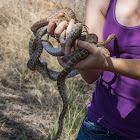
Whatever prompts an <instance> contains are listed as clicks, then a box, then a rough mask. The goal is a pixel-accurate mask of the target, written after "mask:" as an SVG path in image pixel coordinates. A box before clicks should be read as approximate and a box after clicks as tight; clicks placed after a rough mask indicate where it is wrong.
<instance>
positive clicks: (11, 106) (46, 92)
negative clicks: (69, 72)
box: [0, 0, 95, 140]
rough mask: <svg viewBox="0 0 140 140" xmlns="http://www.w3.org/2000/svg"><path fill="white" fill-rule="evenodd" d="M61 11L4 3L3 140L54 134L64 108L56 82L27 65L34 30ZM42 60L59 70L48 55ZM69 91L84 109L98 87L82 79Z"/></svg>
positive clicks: (26, 1) (28, 1)
mask: <svg viewBox="0 0 140 140" xmlns="http://www.w3.org/2000/svg"><path fill="white" fill-rule="evenodd" d="M46 7H47V8H46ZM57 8H59V6H58V5H55V3H53V2H50V1H47V2H46V1H43V0H37V1H36V2H35V1H34V0H20V1H19V0H7V1H5V0H2V3H1V4H0V140H48V139H49V138H48V137H49V135H51V133H52V132H53V130H54V126H55V125H56V124H55V123H56V120H57V118H58V114H59V113H60V110H61V108H62V101H61V98H60V96H59V94H58V91H57V87H56V82H53V81H51V80H49V79H48V78H46V79H44V78H43V77H42V76H41V75H40V74H39V73H37V72H31V71H30V70H29V69H27V66H26V65H27V61H28V59H29V55H28V47H29V46H28V43H29V39H30V36H31V34H32V33H31V31H30V26H31V25H32V24H33V23H34V22H35V21H37V20H39V19H41V18H43V17H44V15H45V16H47V14H50V13H51V12H52V11H53V10H54V9H57ZM41 59H42V60H43V59H45V60H49V61H50V64H51V65H50V66H51V67H52V68H56V67H55V66H54V65H55V63H54V65H52V62H54V61H55V60H54V59H52V58H51V60H50V57H49V56H47V55H46V54H44V56H42V58H41ZM73 86H74V88H73ZM77 86H78V88H77ZM67 88H68V89H69V92H72V93H73V95H72V96H73V98H75V100H78V103H77V104H78V105H79V106H81V104H85V103H86V104H87V103H88V102H89V101H90V99H91V95H92V92H93V89H94V88H95V85H94V84H92V85H88V84H86V83H85V82H84V81H83V80H82V79H81V77H80V76H78V77H76V78H74V79H72V80H69V82H68V84H67ZM70 139H72V138H70Z"/></svg>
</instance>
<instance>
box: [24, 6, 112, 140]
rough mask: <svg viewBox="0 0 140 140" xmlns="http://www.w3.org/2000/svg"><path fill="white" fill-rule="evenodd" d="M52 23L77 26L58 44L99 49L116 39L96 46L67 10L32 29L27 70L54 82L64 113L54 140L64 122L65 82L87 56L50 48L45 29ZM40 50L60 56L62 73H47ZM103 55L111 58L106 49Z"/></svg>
mask: <svg viewBox="0 0 140 140" xmlns="http://www.w3.org/2000/svg"><path fill="white" fill-rule="evenodd" d="M59 13H64V17H61V18H59V17H58V14H59ZM51 19H55V22H56V25H58V24H59V23H60V22H61V21H63V20H66V21H68V22H69V21H70V19H75V21H76V25H74V27H73V28H72V30H71V32H70V34H69V35H68V36H67V38H66V39H65V31H64V32H63V33H62V34H61V36H60V38H59V39H60V40H59V41H63V42H67V40H68V39H69V38H71V39H72V42H73V43H74V42H75V40H76V39H81V40H84V41H88V42H89V43H94V44H96V46H97V47H99V46H104V45H106V44H108V43H109V42H110V41H111V40H112V39H113V38H114V37H115V34H111V35H110V36H108V38H107V40H106V41H104V42H98V37H97V36H96V35H95V34H88V32H87V30H86V28H85V26H84V25H83V24H82V23H80V22H79V21H78V20H77V19H76V16H75V14H74V12H73V11H72V10H71V9H70V8H63V9H61V10H60V11H58V12H56V13H54V14H53V15H52V16H50V17H47V18H44V19H42V20H39V21H38V22H36V23H35V24H34V25H33V26H32V27H31V30H32V32H33V34H32V36H31V38H30V42H29V55H30V59H29V61H28V63H27V67H28V68H29V69H30V70H33V71H34V70H37V71H38V72H40V73H41V74H42V75H43V76H44V77H49V78H50V79H52V80H54V81H56V80H57V86H58V90H59V93H60V96H61V98H62V101H63V109H62V112H61V114H60V116H59V128H58V131H57V133H56V135H55V136H54V137H53V140H55V139H58V138H59V137H60V135H61V132H62V129H63V120H64V117H65V114H66V112H67V109H68V98H67V94H66V89H65V79H66V78H69V77H72V76H75V75H76V74H78V71H77V70H73V66H74V65H75V64H76V63H78V62H79V61H81V60H82V59H84V58H86V57H87V56H88V55H89V52H88V51H87V50H85V49H82V48H80V47H79V50H76V51H74V52H71V53H70V54H68V55H64V54H63V52H62V49H61V47H58V48H53V46H52V44H51V42H49V39H48V38H49V34H48V33H47V25H48V23H49V21H50V20H51ZM84 31H85V32H84ZM43 48H44V49H45V50H46V51H47V52H48V53H50V54H51V55H53V56H63V57H62V59H63V61H64V62H66V63H67V65H66V67H65V68H64V69H63V70H62V71H61V72H56V71H53V70H51V69H49V68H48V67H47V62H40V60H39V57H40V56H41V53H42V51H43ZM102 52H103V54H104V55H105V56H106V57H110V53H109V51H108V50H107V49H106V48H104V47H102Z"/></svg>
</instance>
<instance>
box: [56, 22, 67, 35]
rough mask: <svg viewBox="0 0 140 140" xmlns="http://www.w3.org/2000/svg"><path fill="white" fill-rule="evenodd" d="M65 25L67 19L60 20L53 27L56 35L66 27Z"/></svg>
mask: <svg viewBox="0 0 140 140" xmlns="http://www.w3.org/2000/svg"><path fill="white" fill-rule="evenodd" d="M66 26H67V21H62V22H61V23H60V24H59V25H58V26H57V27H56V29H55V31H54V34H55V36H56V37H59V36H60V34H61V33H62V32H63V30H64V29H65V28H66Z"/></svg>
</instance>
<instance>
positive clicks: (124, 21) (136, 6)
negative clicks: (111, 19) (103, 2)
mask: <svg viewBox="0 0 140 140" xmlns="http://www.w3.org/2000/svg"><path fill="white" fill-rule="evenodd" d="M115 14H116V19H117V21H118V22H119V23H120V24H121V25H124V26H128V27H133V26H138V25H140V0H134V1H133V0H117V3H116V9H115Z"/></svg>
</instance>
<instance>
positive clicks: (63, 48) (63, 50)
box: [60, 43, 65, 53]
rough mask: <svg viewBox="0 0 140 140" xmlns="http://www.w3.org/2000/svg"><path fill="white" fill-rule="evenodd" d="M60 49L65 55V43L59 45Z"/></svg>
mask: <svg viewBox="0 0 140 140" xmlns="http://www.w3.org/2000/svg"><path fill="white" fill-rule="evenodd" d="M60 45H61V48H62V52H63V53H65V43H60Z"/></svg>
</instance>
